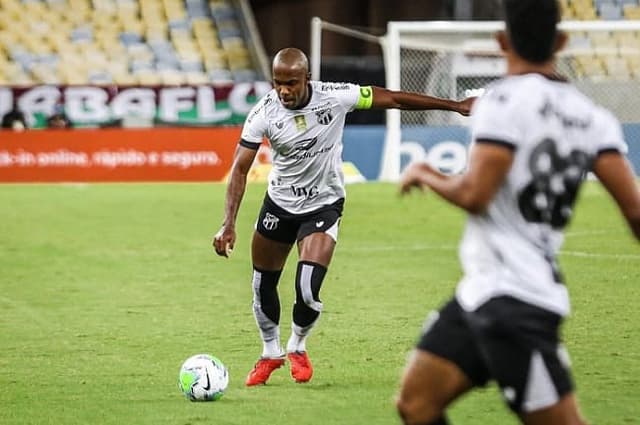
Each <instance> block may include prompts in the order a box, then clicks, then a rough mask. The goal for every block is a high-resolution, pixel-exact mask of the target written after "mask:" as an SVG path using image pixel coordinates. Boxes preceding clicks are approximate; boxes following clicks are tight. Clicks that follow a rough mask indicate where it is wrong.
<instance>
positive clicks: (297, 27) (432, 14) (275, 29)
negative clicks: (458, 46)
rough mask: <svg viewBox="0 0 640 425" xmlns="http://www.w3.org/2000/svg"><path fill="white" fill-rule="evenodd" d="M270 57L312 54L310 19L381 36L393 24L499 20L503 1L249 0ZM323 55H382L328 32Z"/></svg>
mask: <svg viewBox="0 0 640 425" xmlns="http://www.w3.org/2000/svg"><path fill="white" fill-rule="evenodd" d="M250 4H251V7H252V10H253V13H254V15H255V18H256V22H257V25H258V29H259V30H260V33H261V35H262V40H263V42H264V45H265V49H266V51H267V54H268V55H270V56H272V55H273V54H275V52H277V51H278V50H279V49H281V48H283V47H298V48H300V49H302V50H304V51H308V50H309V45H310V37H311V35H310V28H311V18H312V17H314V16H318V17H320V18H322V19H323V20H325V21H328V22H331V23H334V24H339V25H345V26H349V27H353V28H356V29H361V30H363V31H365V32H369V33H374V34H377V35H382V34H384V33H385V32H386V26H387V22H389V21H421V20H438V19H495V18H496V17H497V10H498V6H499V4H500V3H499V0H250ZM322 44H323V49H322V50H323V55H328V56H334V55H337V56H343V55H347V56H354V55H355V56H357V55H367V54H378V52H379V48H378V47H377V46H374V45H372V44H370V43H362V42H361V41H358V40H355V39H352V38H346V37H344V36H341V35H336V34H332V33H326V34H324V35H323V40H322Z"/></svg>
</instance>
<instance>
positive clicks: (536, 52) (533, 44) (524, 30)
mask: <svg viewBox="0 0 640 425" xmlns="http://www.w3.org/2000/svg"><path fill="white" fill-rule="evenodd" d="M503 7H504V20H505V23H506V29H507V33H508V35H509V40H510V41H511V46H512V47H513V48H514V49H515V51H516V53H517V54H518V55H519V56H521V57H522V58H523V59H525V60H528V61H531V62H534V63H543V62H546V61H548V60H549V59H551V58H552V57H553V53H554V47H555V41H556V37H557V35H558V29H557V25H558V22H560V6H559V4H558V1H557V0H504V1H503Z"/></svg>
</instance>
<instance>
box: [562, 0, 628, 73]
mask: <svg viewBox="0 0 640 425" xmlns="http://www.w3.org/2000/svg"><path fill="white" fill-rule="evenodd" d="M562 6H563V19H566V20H609V21H611V20H624V19H629V20H637V19H640V4H639V3H638V0H562ZM570 43H571V47H573V48H576V49H579V50H584V52H585V53H584V54H581V55H577V56H576V59H575V64H574V70H575V72H576V74H577V75H578V76H579V77H581V78H586V79H591V80H594V81H602V80H617V81H625V80H640V67H639V65H640V47H639V46H640V34H638V32H637V31H629V32H616V33H608V32H592V33H589V34H587V33H583V34H579V33H574V34H571V41H570Z"/></svg>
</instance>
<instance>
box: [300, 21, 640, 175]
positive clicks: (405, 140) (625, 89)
mask: <svg viewBox="0 0 640 425" xmlns="http://www.w3.org/2000/svg"><path fill="white" fill-rule="evenodd" d="M315 25H316V26H317V28H316V29H315V30H314V29H313V28H312V50H311V53H312V69H314V64H316V63H319V61H320V59H321V56H320V55H319V53H318V51H319V50H320V49H319V46H318V45H317V44H315V45H314V42H313V40H314V38H313V37H314V36H313V34H314V33H315V32H317V31H321V30H322V29H324V30H327V29H328V30H332V31H340V30H339V28H337V26H335V25H330V26H328V27H327V26H322V25H320V24H319V23H318V22H316V23H315ZM312 27H313V24H312ZM561 27H562V29H563V30H565V31H567V32H568V33H569V37H570V38H569V40H570V41H569V44H568V46H567V47H566V48H565V49H564V50H563V51H562V53H561V54H560V55H559V58H558V68H559V71H560V72H561V73H562V74H563V75H564V76H565V77H567V78H569V80H571V82H572V83H573V84H575V85H576V86H577V87H578V88H579V89H580V90H581V91H583V92H584V93H585V94H587V95H588V96H590V97H592V98H593V99H594V100H595V101H596V102H597V103H599V104H600V105H602V106H604V107H606V108H608V109H611V110H612V111H613V113H614V114H615V115H616V116H617V117H618V118H619V119H620V120H621V121H622V122H623V123H636V124H640V96H638V93H640V21H631V20H625V21H563V22H562V23H561ZM318 28H321V29H320V30H319V29H318ZM502 28H503V24H502V23H501V22H493V21H491V22H487V21H485V22H463V21H423V22H389V23H388V26H387V33H386V34H385V35H384V36H382V37H377V38H373V37H369V38H366V37H365V36H364V35H361V34H358V33H354V32H353V31H351V33H350V34H349V33H344V34H345V35H352V36H355V37H361V38H363V39H364V40H366V41H368V42H376V41H377V42H379V43H380V45H381V46H382V52H383V60H384V64H385V73H386V85H387V87H388V88H390V89H395V90H405V91H414V92H421V93H427V94H430V95H433V96H438V97H446V98H455V99H462V98H465V97H468V96H473V95H477V94H479V93H481V91H482V89H483V88H484V87H485V86H486V85H487V84H488V83H490V82H491V81H493V80H495V79H497V78H499V77H500V76H501V75H503V74H504V73H505V71H506V64H505V60H504V58H503V56H502V54H501V52H500V50H499V47H498V45H497V42H496V41H495V39H494V35H495V33H496V31H498V30H500V29H502ZM467 120H468V118H465V117H462V116H460V115H458V114H455V113H451V112H443V111H426V112H421V111H400V110H389V111H387V114H386V137H385V147H384V154H383V160H382V165H381V172H380V176H379V178H380V179H381V180H386V181H395V180H397V179H398V178H399V175H400V173H401V171H402V169H403V168H404V166H406V164H407V163H409V162H410V161H413V160H423V159H429V160H430V161H432V162H436V163H437V164H438V166H439V167H440V168H441V169H442V171H445V172H457V171H460V170H461V169H462V168H464V166H465V164H466V145H467V144H468V142H469V140H468V139H469V135H468V131H467V128H466V127H467V124H468V122H467ZM637 128H638V127H635V128H634V129H633V130H634V131H636V133H633V134H632V137H635V138H636V139H637V140H635V141H634V140H628V142H629V143H630V144H631V143H634V144H635V145H640V130H637Z"/></svg>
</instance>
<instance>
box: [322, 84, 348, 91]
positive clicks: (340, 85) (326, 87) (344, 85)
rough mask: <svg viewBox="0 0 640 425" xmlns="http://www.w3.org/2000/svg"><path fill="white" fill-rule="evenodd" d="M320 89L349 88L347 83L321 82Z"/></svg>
mask: <svg viewBox="0 0 640 425" xmlns="http://www.w3.org/2000/svg"><path fill="white" fill-rule="evenodd" d="M320 90H321V91H332V90H349V84H323V85H321V86H320Z"/></svg>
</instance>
